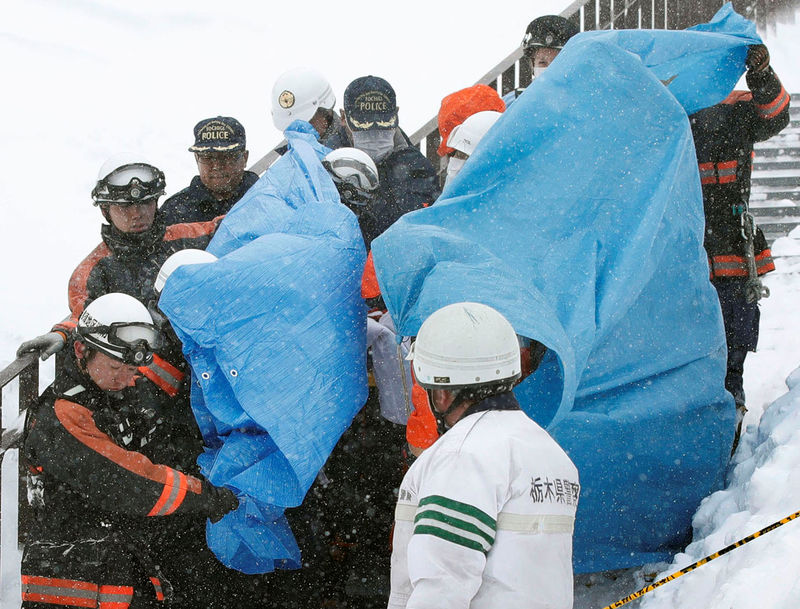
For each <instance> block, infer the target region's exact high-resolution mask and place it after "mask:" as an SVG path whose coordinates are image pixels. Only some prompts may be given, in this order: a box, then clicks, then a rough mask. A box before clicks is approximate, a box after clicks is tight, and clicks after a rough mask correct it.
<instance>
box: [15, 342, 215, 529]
mask: <svg viewBox="0 0 800 609" xmlns="http://www.w3.org/2000/svg"><path fill="white" fill-rule="evenodd" d="M140 382H141V381H140ZM138 395H139V393H138V388H137V387H131V388H129V389H128V390H125V391H122V392H118V393H113V392H105V391H101V390H100V389H98V388H97V386H96V385H95V384H94V383H93V382H92V380H91V379H90V377H89V376H88V375H86V374H84V373H83V372H82V371H80V370H79V369H78V367H77V363H76V360H75V357H74V355H73V354H71V353H70V354H69V355H68V357H67V358H66V359H65V363H64V367H63V369H62V371H61V372H60V374H59V376H58V377H57V378H56V380H55V381H54V382H53V384H52V385H50V387H48V388H47V389H46V390H45V391H44V393H43V394H42V396H41V398H40V399H39V402H38V404H37V406H36V407H35V408H34V409H33V410H32V411H31V412H30V413H29V414H28V418H27V421H26V426H25V439H24V454H25V459H26V461H27V464H28V465H29V466H30V471H31V474H32V475H35V476H40V477H41V479H40V482H41V483H42V484H43V487H42V488H43V490H44V496H43V502H42V501H40V502H39V503H40V504H41V505H43V506H44V508H45V509H44V516H45V518H44V520H43V521H42V523H41V528H40V529H39V532H40V533H42V534H43V536H44V537H47V538H60V537H62V536H65V535H66V536H72V535H75V534H76V533H78V530H79V532H80V534H86V532H87V528H88V529H91V528H94V527H99V528H104V527H105V526H106V525H107V524H108V523H113V522H125V521H128V520H130V519H132V522H133V524H134V525H135V526H141V521H142V519H145V518H148V517H157V516H168V515H170V514H183V513H185V514H209V513H212V511H213V508H214V506H215V503H214V500H215V499H216V495H215V494H214V492H213V489H212V490H209V487H207V484H206V485H204V484H203V483H202V482H201V480H200V479H199V478H196V477H194V476H192V475H189V474H187V473H185V472H183V471H181V470H179V469H176V468H175V467H172V466H170V465H163V464H160V463H162V462H163V458H164V457H167V456H169V455H170V454H171V453H170V448H169V444H170V435H171V431H172V429H171V427H170V420H169V417H168V416H166V415H167V414H168V413H163V412H159V410H158V406H157V405H155V404H153V403H151V402H149V401H148V402H141V401H139V400H138V399H137V396H138ZM38 486H41V485H38ZM37 536H38V535H37Z"/></svg>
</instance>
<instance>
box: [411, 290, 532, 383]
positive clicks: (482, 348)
mask: <svg viewBox="0 0 800 609" xmlns="http://www.w3.org/2000/svg"><path fill="white" fill-rule="evenodd" d="M408 359H410V360H412V362H413V366H414V376H415V377H416V379H417V382H418V383H419V384H420V385H421V386H422V387H423V388H425V389H435V388H438V389H448V388H449V389H454V390H455V389H458V388H462V387H467V386H477V385H495V384H498V383H500V382H501V381H506V382H508V384H509V386H508V389H510V388H511V386H512V385H513V382H514V381H515V380H516V379H518V378H519V377H520V374H521V365H520V352H519V341H518V339H517V335H516V333H515V332H514V328H512V327H511V324H510V323H509V322H508V320H507V319H506V318H505V317H503V316H502V315H501V314H500V313H498V312H497V311H496V310H494V309H493V308H492V307H489V306H486V305H484V304H480V303H477V302H459V303H456V304H451V305H447V306H446V307H442V308H441V309H439V310H438V311H435V312H434V313H432V314H431V315H430V317H428V319H426V320H425V321H424V322H423V324H422V326H421V327H420V329H419V333H418V334H417V340H416V341H415V342H414V344H413V345H412V347H411V351H410V353H409V355H408Z"/></svg>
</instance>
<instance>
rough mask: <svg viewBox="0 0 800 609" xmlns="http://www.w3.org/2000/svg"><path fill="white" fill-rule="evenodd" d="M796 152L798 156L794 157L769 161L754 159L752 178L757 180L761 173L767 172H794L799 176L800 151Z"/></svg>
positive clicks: (775, 158)
mask: <svg viewBox="0 0 800 609" xmlns="http://www.w3.org/2000/svg"><path fill="white" fill-rule="evenodd" d="M797 152H798V156H794V157H790V156H783V157H772V158H769V159H762V158H759V157H756V160H755V161H754V162H753V178H754V179H755V178H758V177H760V176H761V172H767V171H769V172H772V171H781V172H794V173H795V174H797V175H800V149H798V150H797Z"/></svg>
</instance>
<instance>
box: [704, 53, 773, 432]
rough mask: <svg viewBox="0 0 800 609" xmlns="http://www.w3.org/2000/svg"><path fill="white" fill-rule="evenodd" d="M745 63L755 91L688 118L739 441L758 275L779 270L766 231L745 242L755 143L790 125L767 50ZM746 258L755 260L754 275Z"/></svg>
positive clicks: (758, 231)
mask: <svg viewBox="0 0 800 609" xmlns="http://www.w3.org/2000/svg"><path fill="white" fill-rule="evenodd" d="M746 66H747V76H746V79H747V86H748V87H749V89H750V91H734V92H733V93H731V94H730V95H729V96H728V98H727V99H725V100H724V101H723V102H722V103H720V104H717V105H715V106H712V107H710V108H705V109H703V110H700V111H699V112H696V113H694V114H692V115H691V116H690V117H689V122H690V124H691V127H692V135H693V136H694V143H695V149H696V151H697V162H698V167H699V170H700V183H701V185H702V189H703V210H704V212H705V220H706V232H705V240H704V244H703V245H704V246H705V249H706V253H707V254H708V260H709V269H710V278H711V283H712V284H713V285H714V287H715V288H716V289H717V294H718V296H719V302H720V306H721V308H722V317H723V320H724V322H725V337H726V340H727V345H728V363H727V374H726V376H725V388H726V389H727V390H728V391H729V392H730V393H731V394H732V395H733V398H734V400H735V401H736V409H737V413H738V415H737V431H736V438H737V440H738V437H739V431H740V429H741V424H742V419H743V417H744V414H745V413H746V412H747V408H746V406H745V394H744V385H743V380H742V375H743V372H744V360H745V357H746V356H747V353H748V351H755V350H756V346H757V345H758V324H759V318H760V312H759V309H758V300H759V298H760V297H761V291H762V289H761V284H760V281H759V279H758V278H759V277H761V276H762V275H764V274H765V273H768V272H770V271H772V270H774V269H775V264H774V262H773V260H772V253H771V252H770V249H769V246H768V244H767V241H766V239H765V238H764V234H763V232H762V231H761V229H760V228H755V227H754V225H753V227H754V230H753V231H752V242H751V246H752V251H751V252H750V253H748V249H749V247H748V240H747V239H746V238H745V234H746V230H745V229H746V228H747V226H748V225H749V220H751V219H752V216H750V215H749V211H748V203H749V198H750V176H751V172H752V158H753V144H754V143H755V142H761V141H764V140H766V139H769V138H770V137H772V136H773V135H776V134H777V133H779V132H780V131H781V130H782V129H783V128H784V127H786V125H787V124H788V123H789V94H788V93H787V92H786V90H785V89H784V88H783V85H781V82H780V80H778V77H777V76H776V74H775V72H774V71H773V69H772V68H771V67H770V65H769V51H768V50H767V47H765V46H764V45H754V46H751V47H750V49H749V51H748V54H747V59H746ZM748 258H752V265H753V270H754V272H753V274H752V276H751V273H750V271H749V270H748V264H749V261H748ZM734 448H735V443H734Z"/></svg>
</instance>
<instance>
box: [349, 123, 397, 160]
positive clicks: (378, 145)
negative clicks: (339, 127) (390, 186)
mask: <svg viewBox="0 0 800 609" xmlns="http://www.w3.org/2000/svg"><path fill="white" fill-rule="evenodd" d="M353 147H355V148H358V149H359V150H363V151H364V152H366V153H367V154H368V155H369V156H370V158H371V159H372V160H373V161H375V162H376V163H380V162H381V161H382V160H383V159H385V158H386V157H387V156H389V153H390V152H391V151H392V150H394V129H373V130H369V131H353Z"/></svg>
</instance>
